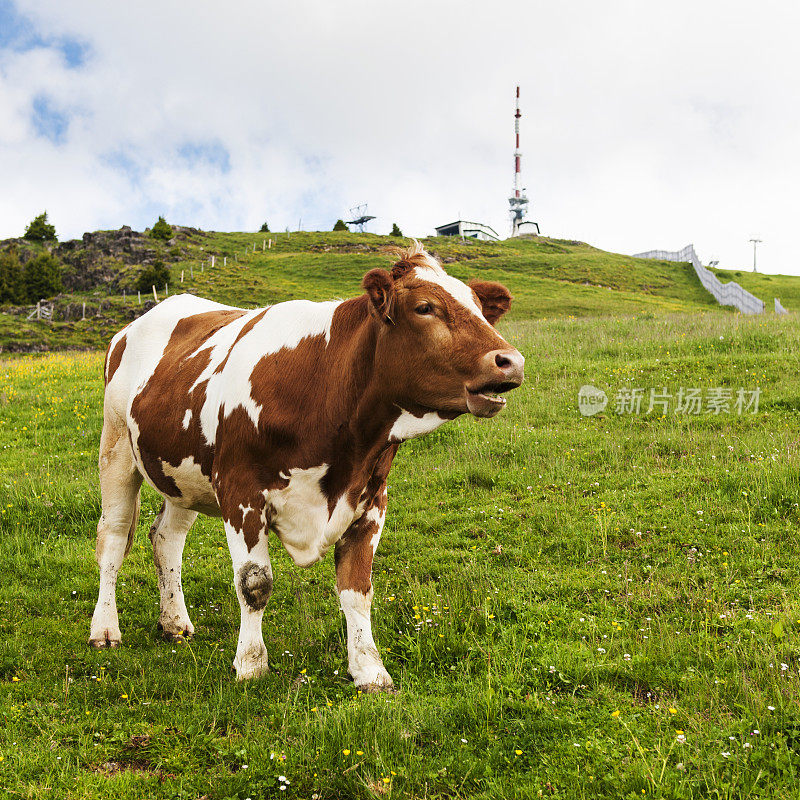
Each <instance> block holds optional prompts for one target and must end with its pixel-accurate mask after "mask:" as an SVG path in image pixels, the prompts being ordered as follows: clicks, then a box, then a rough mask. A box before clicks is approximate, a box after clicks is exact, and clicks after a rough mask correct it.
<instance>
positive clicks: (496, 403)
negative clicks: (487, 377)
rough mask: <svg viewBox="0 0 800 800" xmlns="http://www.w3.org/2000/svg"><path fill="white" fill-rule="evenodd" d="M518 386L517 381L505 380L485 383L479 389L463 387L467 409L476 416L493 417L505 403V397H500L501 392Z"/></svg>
mask: <svg viewBox="0 0 800 800" xmlns="http://www.w3.org/2000/svg"><path fill="white" fill-rule="evenodd" d="M517 386H519V383H518V382H517V381H505V382H502V383H487V384H486V385H485V386H481V387H480V388H479V389H470V388H469V387H466V388H465V390H464V391H465V394H466V397H467V409H468V410H469V413H470V414H473V415H474V416H476V417H493V416H494V415H495V414H497V413H498V412H500V411H501V410H502V409H503V408H504V407H505V404H506V399H505V397H500V395H501V394H502V393H503V392H508V391H510V390H511V389H516V388H517Z"/></svg>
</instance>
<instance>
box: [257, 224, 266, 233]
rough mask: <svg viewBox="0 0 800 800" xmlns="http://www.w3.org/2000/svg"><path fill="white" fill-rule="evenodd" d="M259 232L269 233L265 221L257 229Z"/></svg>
mask: <svg viewBox="0 0 800 800" xmlns="http://www.w3.org/2000/svg"><path fill="white" fill-rule="evenodd" d="M258 232H259V233H269V225H267V223H266V222H265V223H264V224H263V225H262V226H261V227H260V228H259V229H258Z"/></svg>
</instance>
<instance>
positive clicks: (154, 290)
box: [153, 286, 158, 303]
mask: <svg viewBox="0 0 800 800" xmlns="http://www.w3.org/2000/svg"><path fill="white" fill-rule="evenodd" d="M153 299H154V300H155V301H156V303H157V302H158V295H157V294H156V287H155V286H153Z"/></svg>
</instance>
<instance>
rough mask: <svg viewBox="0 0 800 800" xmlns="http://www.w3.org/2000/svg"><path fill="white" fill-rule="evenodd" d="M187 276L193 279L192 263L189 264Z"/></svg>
mask: <svg viewBox="0 0 800 800" xmlns="http://www.w3.org/2000/svg"><path fill="white" fill-rule="evenodd" d="M189 277H191V279H192V280H194V266H193V265H192V264H189Z"/></svg>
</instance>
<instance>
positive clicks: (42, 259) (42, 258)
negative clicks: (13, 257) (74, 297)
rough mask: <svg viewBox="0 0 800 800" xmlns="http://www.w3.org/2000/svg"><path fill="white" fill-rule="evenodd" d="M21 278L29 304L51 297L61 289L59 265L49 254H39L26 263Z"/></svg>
mask: <svg viewBox="0 0 800 800" xmlns="http://www.w3.org/2000/svg"><path fill="white" fill-rule="evenodd" d="M22 276H23V281H24V283H25V294H26V295H27V298H28V302H29V303H36V302H37V301H39V300H44V299H45V298H47V297H52V296H53V295H54V294H58V293H59V292H60V291H61V289H62V284H61V265H60V264H59V263H58V259H57V258H56V257H55V256H53V255H51V254H50V253H40V254H39V255H38V256H36V258H32V259H31V260H30V261H26V262H25V266H24V267H23V268H22Z"/></svg>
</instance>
